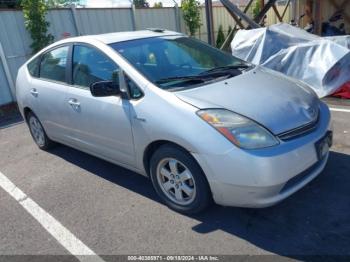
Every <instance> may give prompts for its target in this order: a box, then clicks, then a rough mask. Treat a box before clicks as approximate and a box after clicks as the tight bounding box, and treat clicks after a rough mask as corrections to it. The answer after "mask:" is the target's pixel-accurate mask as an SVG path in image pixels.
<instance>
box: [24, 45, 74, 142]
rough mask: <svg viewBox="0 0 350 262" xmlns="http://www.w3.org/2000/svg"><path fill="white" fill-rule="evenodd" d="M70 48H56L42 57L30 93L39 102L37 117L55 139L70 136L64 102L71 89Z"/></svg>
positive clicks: (36, 103)
mask: <svg viewBox="0 0 350 262" xmlns="http://www.w3.org/2000/svg"><path fill="white" fill-rule="evenodd" d="M69 49H70V45H62V46H58V47H54V48H52V49H50V50H48V51H47V52H45V53H44V54H43V55H42V56H41V61H40V64H39V72H38V75H37V77H33V78H32V80H31V89H30V90H29V92H30V93H31V96H32V97H33V99H34V100H35V107H34V109H33V110H34V113H35V114H36V115H37V116H38V117H39V119H40V121H41V123H42V124H43V126H44V128H45V130H46V132H47V134H48V135H49V136H50V138H52V139H57V140H62V139H64V137H65V136H66V135H67V126H66V120H67V119H66V115H65V108H64V100H65V97H66V92H67V88H68V84H67V74H66V71H67V69H68V68H67V61H68V60H67V58H68V54H69Z"/></svg>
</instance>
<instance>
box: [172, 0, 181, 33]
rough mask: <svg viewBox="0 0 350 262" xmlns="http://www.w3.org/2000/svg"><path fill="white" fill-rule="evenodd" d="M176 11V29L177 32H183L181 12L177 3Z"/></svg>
mask: <svg viewBox="0 0 350 262" xmlns="http://www.w3.org/2000/svg"><path fill="white" fill-rule="evenodd" d="M174 10H175V27H176V31H177V32H181V17H180V10H179V5H178V4H177V3H176V2H175V5H174Z"/></svg>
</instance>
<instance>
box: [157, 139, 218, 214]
mask: <svg viewBox="0 0 350 262" xmlns="http://www.w3.org/2000/svg"><path fill="white" fill-rule="evenodd" d="M150 176H151V180H152V184H153V187H154V189H155V191H156V192H157V194H158V195H159V197H160V198H161V200H162V201H163V202H164V203H165V204H166V205H167V206H169V207H170V208H171V209H173V210H175V211H177V212H180V213H185V214H194V213H199V212H200V211H203V210H204V209H205V208H207V207H208V206H209V205H210V204H211V203H212V195H211V191H210V188H209V185H208V182H207V179H206V177H205V175H204V173H203V171H202V169H201V168H200V166H199V165H198V163H197V162H196V160H195V159H194V158H193V157H192V156H191V155H190V154H189V153H188V152H186V151H185V150H183V149H181V148H179V147H176V146H173V145H163V146H161V147H160V148H159V149H158V150H157V151H156V152H155V153H154V154H153V155H152V157H151V160H150Z"/></svg>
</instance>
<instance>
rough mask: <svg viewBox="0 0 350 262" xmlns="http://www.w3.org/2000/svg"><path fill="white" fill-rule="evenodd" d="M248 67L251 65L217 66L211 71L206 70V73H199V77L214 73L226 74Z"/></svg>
mask: <svg viewBox="0 0 350 262" xmlns="http://www.w3.org/2000/svg"><path fill="white" fill-rule="evenodd" d="M250 67H251V65H248V64H239V65H227V66H218V67H214V68H212V69H209V70H206V71H204V72H202V73H200V74H199V75H207V74H210V73H214V72H227V71H230V70H238V69H247V68H250Z"/></svg>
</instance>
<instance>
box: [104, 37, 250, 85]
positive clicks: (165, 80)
mask: <svg viewBox="0 0 350 262" xmlns="http://www.w3.org/2000/svg"><path fill="white" fill-rule="evenodd" d="M110 46H111V47H112V48H113V49H114V50H116V51H117V52H118V53H119V54H121V55H122V56H123V57H124V58H126V59H127V60H128V61H129V62H130V63H131V64H132V65H133V66H134V67H135V68H136V69H137V70H139V71H140V72H141V73H142V74H143V75H144V76H145V77H146V78H148V80H150V81H151V82H153V83H154V84H156V85H157V86H159V87H160V88H163V89H173V88H178V87H181V88H184V87H190V86H198V85H202V84H204V83H207V82H209V81H219V80H220V79H223V78H228V77H233V76H235V75H238V74H240V73H241V71H240V70H239V69H242V68H247V67H248V65H247V64H246V63H245V62H243V61H242V60H240V59H238V58H236V57H233V56H232V55H230V54H228V53H225V52H222V51H220V50H218V49H216V48H213V47H211V46H209V45H207V44H205V43H203V42H201V41H198V40H196V39H193V38H190V37H185V36H164V37H153V38H143V39H136V40H130V41H124V42H117V43H113V44H110Z"/></svg>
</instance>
